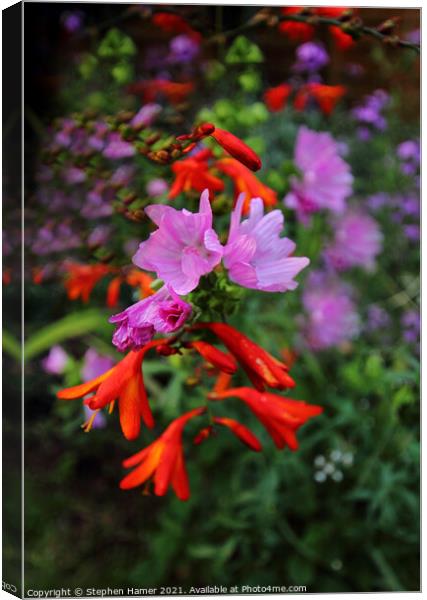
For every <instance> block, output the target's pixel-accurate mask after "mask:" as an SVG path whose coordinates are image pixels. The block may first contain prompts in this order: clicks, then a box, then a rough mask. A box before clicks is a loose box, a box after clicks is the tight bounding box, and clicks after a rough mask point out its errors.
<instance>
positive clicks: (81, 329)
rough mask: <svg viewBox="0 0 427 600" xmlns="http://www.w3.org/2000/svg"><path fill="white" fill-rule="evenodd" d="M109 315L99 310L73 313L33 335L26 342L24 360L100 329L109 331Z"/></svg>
mask: <svg viewBox="0 0 427 600" xmlns="http://www.w3.org/2000/svg"><path fill="white" fill-rule="evenodd" d="M107 319H108V315H107V314H106V313H104V312H101V311H99V310H98V309H90V310H86V311H83V312H77V313H73V314H71V315H68V316H67V317H64V318H63V319H61V320H59V321H56V323H52V324H51V325H47V326H46V327H44V328H43V329H41V330H39V331H37V332H36V333H34V334H32V335H31V336H30V337H29V339H28V340H27V341H26V342H25V348H24V359H25V360H30V359H32V358H34V357H35V356H37V355H38V354H40V353H41V352H44V351H45V350H48V349H49V348H50V347H51V346H53V345H54V344H58V343H60V342H63V341H64V340H67V339H70V338H74V337H79V336H81V335H85V334H87V333H91V332H93V331H98V330H99V329H100V328H103V329H107V328H109V325H108V321H107Z"/></svg>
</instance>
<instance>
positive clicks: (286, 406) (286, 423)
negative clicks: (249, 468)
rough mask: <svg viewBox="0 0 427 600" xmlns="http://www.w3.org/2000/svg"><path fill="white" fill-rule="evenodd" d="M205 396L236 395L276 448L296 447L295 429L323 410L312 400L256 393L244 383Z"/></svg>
mask: <svg viewBox="0 0 427 600" xmlns="http://www.w3.org/2000/svg"><path fill="white" fill-rule="evenodd" d="M209 398H210V399H211V400H223V399H224V398H239V399H240V400H242V401H243V402H245V404H247V406H248V407H249V408H250V410H251V411H252V412H253V413H254V415H255V416H256V417H257V419H259V420H260V421H261V423H262V424H263V425H264V427H265V428H266V429H267V431H268V433H269V434H270V435H271V437H272V439H273V441H274V443H275V445H276V446H277V448H279V449H281V448H284V447H285V446H288V447H289V448H290V449H291V450H296V449H297V448H298V440H297V438H296V431H297V430H298V429H299V427H301V425H304V423H305V422H306V421H308V419H311V418H312V417H315V416H317V415H320V413H321V412H322V411H323V408H322V407H321V406H317V405H315V404H307V403H306V402H302V401H301V400H291V399H290V398H282V397H281V396H277V395H276V394H270V393H268V392H264V393H260V392H257V391H256V390H253V389H252V388H248V387H241V388H234V389H229V390H226V391H224V392H216V393H215V392H213V393H211V394H209Z"/></svg>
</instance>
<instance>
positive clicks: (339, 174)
mask: <svg viewBox="0 0 427 600" xmlns="http://www.w3.org/2000/svg"><path fill="white" fill-rule="evenodd" d="M341 152H342V149H341V147H340V145H339V144H338V143H337V142H336V141H335V140H334V138H333V137H332V136H331V135H330V134H329V133H325V132H317V131H311V130H310V129H308V128H307V127H300V129H299V131H298V135H297V140H296V145H295V157H294V161H295V166H296V167H297V168H298V169H299V171H300V176H299V177H292V178H291V191H290V192H289V193H288V194H287V195H286V196H285V198H284V202H285V205H286V206H288V207H289V208H293V209H294V210H295V211H296V213H297V216H298V218H299V220H300V221H301V222H303V223H307V222H308V221H309V217H310V215H311V214H312V213H314V212H318V211H319V210H323V209H327V210H330V211H331V212H333V213H338V214H340V213H342V212H343V211H344V209H345V201H346V199H347V198H348V196H350V194H351V193H352V189H353V176H352V174H351V171H350V167H349V165H348V164H347V163H346V162H345V161H344V160H343V159H342V158H341V156H340V153H341Z"/></svg>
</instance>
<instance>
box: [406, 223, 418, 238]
mask: <svg viewBox="0 0 427 600" xmlns="http://www.w3.org/2000/svg"><path fill="white" fill-rule="evenodd" d="M403 232H404V234H405V237H407V238H408V240H409V241H411V242H419V240H420V226H419V225H417V224H416V223H410V224H408V225H404V226H403Z"/></svg>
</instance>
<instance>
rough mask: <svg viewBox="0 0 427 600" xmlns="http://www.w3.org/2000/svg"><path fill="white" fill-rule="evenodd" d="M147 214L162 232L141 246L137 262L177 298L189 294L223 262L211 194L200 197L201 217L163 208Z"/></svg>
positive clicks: (151, 208) (155, 206)
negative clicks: (214, 222)
mask: <svg viewBox="0 0 427 600" xmlns="http://www.w3.org/2000/svg"><path fill="white" fill-rule="evenodd" d="M145 212H146V214H147V215H148V216H149V217H150V219H151V220H152V221H154V223H155V224H156V225H157V227H158V229H157V231H155V232H154V233H152V234H151V235H150V237H149V239H148V240H147V241H145V242H142V243H141V244H140V246H139V249H138V251H137V252H136V254H135V256H134V257H133V262H134V263H135V264H136V265H137V266H138V267H140V268H141V269H146V270H147V271H155V272H156V273H157V277H159V278H160V279H163V281H164V282H165V283H166V284H167V285H169V287H170V288H172V289H173V290H174V291H175V292H176V293H177V294H181V295H185V294H188V293H189V292H191V291H192V290H194V289H195V288H196V287H197V285H198V283H199V280H200V277H201V276H202V275H206V274H207V273H210V272H211V271H212V270H213V269H214V268H215V267H216V265H217V264H218V263H219V262H220V261H221V258H222V253H223V248H222V246H221V244H220V242H219V239H218V236H217V234H216V233H215V231H214V230H213V229H212V209H211V205H210V202H209V191H208V190H205V191H204V192H203V193H202V195H201V196H200V206H199V212H198V213H191V212H189V211H188V210H186V209H185V208H184V209H182V210H176V209H175V208H172V207H170V206H163V205H159V204H151V205H150V206H148V207H147V208H146V209H145Z"/></svg>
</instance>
